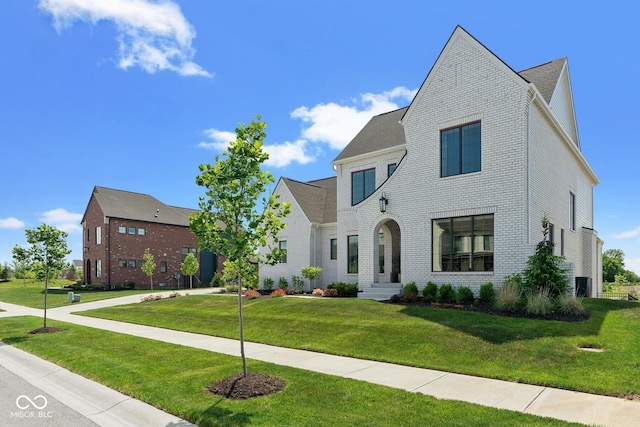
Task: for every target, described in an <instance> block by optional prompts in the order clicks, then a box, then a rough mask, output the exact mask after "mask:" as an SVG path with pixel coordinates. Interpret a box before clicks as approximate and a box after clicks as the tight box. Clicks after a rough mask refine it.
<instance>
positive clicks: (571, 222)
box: [569, 193, 576, 230]
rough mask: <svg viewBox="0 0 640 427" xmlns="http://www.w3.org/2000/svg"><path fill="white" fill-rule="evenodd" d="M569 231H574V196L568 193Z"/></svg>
mask: <svg viewBox="0 0 640 427" xmlns="http://www.w3.org/2000/svg"><path fill="white" fill-rule="evenodd" d="M569 229H571V230H575V229H576V195H575V194H573V193H569Z"/></svg>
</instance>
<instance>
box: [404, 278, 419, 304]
mask: <svg viewBox="0 0 640 427" xmlns="http://www.w3.org/2000/svg"><path fill="white" fill-rule="evenodd" d="M402 289H403V294H402V299H403V300H405V301H407V302H413V301H415V300H416V299H417V298H418V285H416V282H409V283H407V284H406V285H404V287H403V288H402Z"/></svg>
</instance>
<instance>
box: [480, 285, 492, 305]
mask: <svg viewBox="0 0 640 427" xmlns="http://www.w3.org/2000/svg"><path fill="white" fill-rule="evenodd" d="M479 296H480V301H482V302H493V301H494V300H495V298H496V291H495V290H494V289H493V283H491V282H489V283H485V284H484V285H482V286H480V295H479Z"/></svg>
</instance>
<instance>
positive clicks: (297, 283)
mask: <svg viewBox="0 0 640 427" xmlns="http://www.w3.org/2000/svg"><path fill="white" fill-rule="evenodd" d="M291 283H292V284H293V291H294V292H295V293H296V294H301V293H303V292H304V280H302V277H298V276H291Z"/></svg>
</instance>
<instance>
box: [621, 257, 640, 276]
mask: <svg viewBox="0 0 640 427" xmlns="http://www.w3.org/2000/svg"><path fill="white" fill-rule="evenodd" d="M624 268H625V269H627V270H631V271H633V272H634V273H636V274H640V258H625V259H624Z"/></svg>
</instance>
